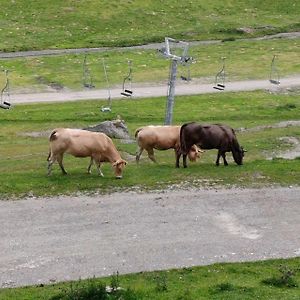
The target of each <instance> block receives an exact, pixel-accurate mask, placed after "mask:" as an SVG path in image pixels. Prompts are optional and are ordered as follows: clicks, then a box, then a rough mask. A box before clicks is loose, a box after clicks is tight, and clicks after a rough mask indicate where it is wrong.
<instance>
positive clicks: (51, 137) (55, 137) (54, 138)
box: [47, 130, 57, 161]
mask: <svg viewBox="0 0 300 300" xmlns="http://www.w3.org/2000/svg"><path fill="white" fill-rule="evenodd" d="M56 133H57V131H56V130H53V131H52V132H51V134H50V136H49V141H50V142H52V141H55V140H56V139H57V136H56ZM51 154H52V151H51V146H50V147H49V154H48V157H47V161H49V160H50V157H51Z"/></svg>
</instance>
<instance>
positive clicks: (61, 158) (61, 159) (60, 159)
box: [57, 154, 68, 175]
mask: <svg viewBox="0 0 300 300" xmlns="http://www.w3.org/2000/svg"><path fill="white" fill-rule="evenodd" d="M63 157H64V156H63V154H61V155H59V156H57V162H58V164H59V166H60V168H61V170H62V173H63V174H64V175H67V174H68V173H67V172H66V170H65V168H64V166H63V163H62V162H63Z"/></svg>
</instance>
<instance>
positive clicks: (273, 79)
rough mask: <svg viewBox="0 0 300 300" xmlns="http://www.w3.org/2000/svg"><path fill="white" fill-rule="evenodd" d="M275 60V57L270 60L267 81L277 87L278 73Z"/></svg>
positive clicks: (278, 81)
mask: <svg viewBox="0 0 300 300" xmlns="http://www.w3.org/2000/svg"><path fill="white" fill-rule="evenodd" d="M275 59H276V55H274V56H273V58H272V62H271V71H270V77H269V81H270V83H272V84H276V85H279V84H280V76H279V72H278V70H277V68H276V65H275Z"/></svg>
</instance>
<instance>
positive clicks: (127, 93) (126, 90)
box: [121, 60, 133, 97]
mask: <svg viewBox="0 0 300 300" xmlns="http://www.w3.org/2000/svg"><path fill="white" fill-rule="evenodd" d="M128 68H129V71H128V74H127V75H126V76H125V77H124V79H123V85H122V92H121V95H123V96H126V97H130V96H132V94H133V91H132V86H131V85H132V66H131V60H128ZM128 82H129V87H128Z"/></svg>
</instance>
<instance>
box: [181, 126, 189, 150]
mask: <svg viewBox="0 0 300 300" xmlns="http://www.w3.org/2000/svg"><path fill="white" fill-rule="evenodd" d="M187 125H188V124H183V125H182V126H181V128H180V151H181V153H186V143H185V136H184V128H185V127H186V126H187Z"/></svg>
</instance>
